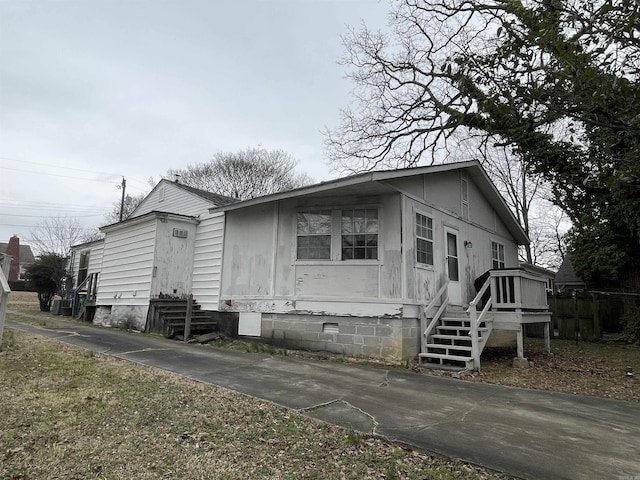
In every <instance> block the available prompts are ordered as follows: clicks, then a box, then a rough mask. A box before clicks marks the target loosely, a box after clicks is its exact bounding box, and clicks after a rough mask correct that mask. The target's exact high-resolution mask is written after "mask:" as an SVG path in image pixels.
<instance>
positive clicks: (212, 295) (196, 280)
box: [191, 213, 225, 310]
mask: <svg viewBox="0 0 640 480" xmlns="http://www.w3.org/2000/svg"><path fill="white" fill-rule="evenodd" d="M224 220H225V216H224V213H213V214H207V215H204V216H202V217H201V220H200V224H199V225H198V229H197V232H196V237H195V249H194V255H193V278H192V286H191V291H192V293H193V296H194V298H195V299H196V300H197V302H198V303H199V304H200V305H202V308H204V309H206V310H207V309H208V310H217V309H218V304H219V302H220V282H221V275H222V248H223V243H224Z"/></svg>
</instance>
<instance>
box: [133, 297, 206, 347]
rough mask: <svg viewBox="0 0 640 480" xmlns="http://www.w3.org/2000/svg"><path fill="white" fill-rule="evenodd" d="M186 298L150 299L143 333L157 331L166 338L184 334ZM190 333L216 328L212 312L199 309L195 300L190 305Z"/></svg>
mask: <svg viewBox="0 0 640 480" xmlns="http://www.w3.org/2000/svg"><path fill="white" fill-rule="evenodd" d="M187 303H188V300H187V299H184V298H181V299H173V298H165V299H159V298H158V299H156V298H154V299H151V301H150V303H149V312H148V314H147V323H146V326H145V333H158V334H161V335H164V336H165V337H166V338H171V337H175V336H177V335H184V333H185V328H186V317H187ZM190 327H191V328H190V332H191V333H195V332H198V333H204V332H212V331H215V330H217V327H218V321H217V319H216V318H214V315H213V312H208V311H205V310H201V309H200V305H198V304H197V303H196V301H195V300H193V301H192V306H191V323H190Z"/></svg>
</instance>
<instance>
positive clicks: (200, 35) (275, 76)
mask: <svg viewBox="0 0 640 480" xmlns="http://www.w3.org/2000/svg"><path fill="white" fill-rule="evenodd" d="M387 7H388V4H387V3H386V2H384V1H383V2H378V1H376V0H343V1H340V0H263V1H258V0H236V1H234V0H227V1H214V0H211V1H207V0H91V1H83V0H76V1H70V0H58V1H53V0H52V1H44V0H39V1H30V0H0V241H3V242H6V241H8V239H9V237H10V236H11V235H13V234H17V235H19V236H20V237H21V239H23V240H22V241H21V243H22V244H25V243H28V242H26V239H27V238H28V237H29V236H30V233H29V232H30V230H31V229H32V227H33V226H35V225H38V224H40V223H41V221H42V220H43V218H46V216H65V215H66V216H70V217H77V218H78V219H80V220H81V221H82V223H83V225H84V226H85V227H87V228H90V227H92V226H98V225H101V224H103V223H104V222H103V217H104V215H105V213H107V212H108V211H110V210H111V209H112V207H113V203H114V202H117V201H119V198H120V193H121V192H120V190H118V189H117V185H118V184H120V182H121V181H122V177H123V176H124V177H125V178H126V179H127V192H128V193H131V194H139V193H141V192H145V191H148V190H149V189H150V187H149V185H148V183H147V181H148V179H149V177H153V178H154V179H155V180H156V181H157V180H158V179H159V178H160V175H161V174H164V173H165V172H166V171H167V169H169V168H182V167H186V166H187V165H189V164H194V163H201V162H206V161H208V160H210V159H211V157H212V155H213V154H214V153H215V152H217V151H237V150H240V149H244V148H247V147H255V146H263V147H265V148H267V149H283V150H285V151H287V152H289V153H291V154H292V155H293V156H294V157H296V158H297V159H298V160H299V161H300V164H299V170H300V171H304V172H306V173H307V174H309V175H310V176H311V177H313V178H314V179H315V180H317V181H322V180H327V179H329V178H332V177H333V176H334V175H333V174H331V172H330V171H329V168H328V167H327V165H326V163H325V162H326V160H325V155H324V151H323V146H322V141H323V136H322V135H321V133H320V131H321V130H322V129H323V127H324V126H336V125H337V123H338V119H339V109H340V108H341V107H345V106H347V104H348V102H349V99H350V98H349V90H350V89H351V87H352V85H351V84H350V83H349V81H348V80H346V79H345V78H344V75H345V71H344V69H343V67H341V66H340V65H338V64H337V60H338V57H339V56H340V55H341V54H342V53H343V48H342V45H341V40H340V35H341V34H344V33H345V32H346V29H347V26H348V25H352V26H357V25H358V24H359V23H360V22H361V21H362V20H363V21H365V22H366V23H367V24H368V25H370V26H373V27H383V26H384V24H385V17H386V11H387Z"/></svg>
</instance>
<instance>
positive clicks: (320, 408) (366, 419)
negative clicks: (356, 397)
mask: <svg viewBox="0 0 640 480" xmlns="http://www.w3.org/2000/svg"><path fill="white" fill-rule="evenodd" d="M302 413H304V414H305V415H307V416H309V417H313V418H316V419H318V420H322V421H324V422H327V423H332V424H334V425H341V426H343V427H345V428H349V429H351V430H356V431H358V432H362V433H368V434H375V433H376V427H377V425H378V423H377V422H376V421H375V418H374V417H373V416H372V415H369V414H368V413H366V412H363V411H362V410H360V409H359V408H357V407H354V406H353V405H351V404H350V403H348V402H345V401H344V400H335V401H331V402H328V403H323V404H321V405H316V406H313V407H310V408H307V409H304V410H302Z"/></svg>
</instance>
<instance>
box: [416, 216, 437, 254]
mask: <svg viewBox="0 0 640 480" xmlns="http://www.w3.org/2000/svg"><path fill="white" fill-rule="evenodd" d="M416 261H417V262H418V263H419V264H422V265H430V266H433V219H431V218H430V217H427V216H426V215H422V214H421V213H416Z"/></svg>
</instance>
